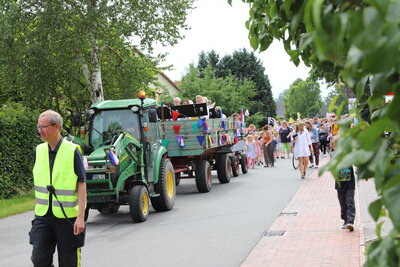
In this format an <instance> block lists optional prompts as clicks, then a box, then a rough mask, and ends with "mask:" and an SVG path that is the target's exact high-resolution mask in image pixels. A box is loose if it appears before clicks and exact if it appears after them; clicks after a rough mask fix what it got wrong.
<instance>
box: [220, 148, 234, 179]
mask: <svg viewBox="0 0 400 267" xmlns="http://www.w3.org/2000/svg"><path fill="white" fill-rule="evenodd" d="M231 172H232V165H231V161H230V159H229V157H228V155H227V154H219V155H218V160H217V174H218V180H219V182H220V183H221V184H227V183H229V182H230V181H231Z"/></svg>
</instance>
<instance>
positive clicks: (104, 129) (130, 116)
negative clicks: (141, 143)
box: [90, 109, 140, 149]
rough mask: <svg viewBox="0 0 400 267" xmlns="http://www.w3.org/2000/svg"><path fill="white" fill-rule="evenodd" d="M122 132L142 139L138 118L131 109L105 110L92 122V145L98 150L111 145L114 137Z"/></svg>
mask: <svg viewBox="0 0 400 267" xmlns="http://www.w3.org/2000/svg"><path fill="white" fill-rule="evenodd" d="M121 131H127V132H129V133H130V134H131V135H132V136H133V137H135V138H136V139H137V140H139V139H140V132H139V122H138V117H137V115H136V114H134V113H133V112H132V111H131V110H129V109H117V110H103V111H100V112H99V113H97V114H96V115H95V117H94V118H93V121H92V129H91V134H90V145H91V146H92V147H93V148H94V149H96V148H98V147H100V146H103V145H109V144H111V140H112V138H113V136H114V135H116V134H118V133H120V132H121Z"/></svg>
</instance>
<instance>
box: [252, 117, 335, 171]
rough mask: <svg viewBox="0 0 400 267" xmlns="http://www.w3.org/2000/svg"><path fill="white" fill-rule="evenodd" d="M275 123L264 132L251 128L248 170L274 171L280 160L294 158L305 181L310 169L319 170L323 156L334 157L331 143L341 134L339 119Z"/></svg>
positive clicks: (263, 129)
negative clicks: (260, 167)
mask: <svg viewBox="0 0 400 267" xmlns="http://www.w3.org/2000/svg"><path fill="white" fill-rule="evenodd" d="M272 121H273V123H271V124H270V125H265V126H264V127H263V128H262V130H261V131H259V130H257V127H256V126H255V125H253V124H251V125H249V126H248V136H247V137H246V149H247V157H248V160H247V162H248V167H251V168H255V167H256V166H260V165H263V166H264V167H265V168H267V167H274V163H275V161H276V160H277V159H279V158H281V159H285V158H291V155H292V156H294V157H295V158H296V159H298V160H299V170H300V173H301V178H303V179H304V177H305V175H306V172H307V168H319V162H320V154H322V155H323V156H327V155H328V154H329V153H330V151H331V149H332V147H333V146H331V142H332V141H333V137H334V136H335V135H337V133H338V130H339V127H338V125H337V121H336V119H335V118H313V119H305V120H297V121H296V122H287V121H281V122H279V121H275V120H272Z"/></svg>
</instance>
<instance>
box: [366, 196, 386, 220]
mask: <svg viewBox="0 0 400 267" xmlns="http://www.w3.org/2000/svg"><path fill="white" fill-rule="evenodd" d="M382 205H383V203H382V199H377V200H375V201H374V202H372V203H371V204H369V207H368V211H369V214H371V217H372V218H373V219H374V221H378V219H379V215H380V214H381V209H382Z"/></svg>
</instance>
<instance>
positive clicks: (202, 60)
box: [197, 50, 219, 77]
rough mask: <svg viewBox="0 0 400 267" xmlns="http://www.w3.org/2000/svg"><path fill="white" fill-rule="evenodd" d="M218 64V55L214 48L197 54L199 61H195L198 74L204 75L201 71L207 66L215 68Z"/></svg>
mask: <svg viewBox="0 0 400 267" xmlns="http://www.w3.org/2000/svg"><path fill="white" fill-rule="evenodd" d="M218 64H219V55H218V54H217V52H215V51H214V50H211V51H210V52H207V53H205V52H204V51H201V52H200V54H199V61H198V63H197V69H198V70H199V76H200V77H204V75H203V71H204V69H205V68H207V66H209V65H210V66H211V67H212V68H213V69H215V70H216V69H217V68H218Z"/></svg>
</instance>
